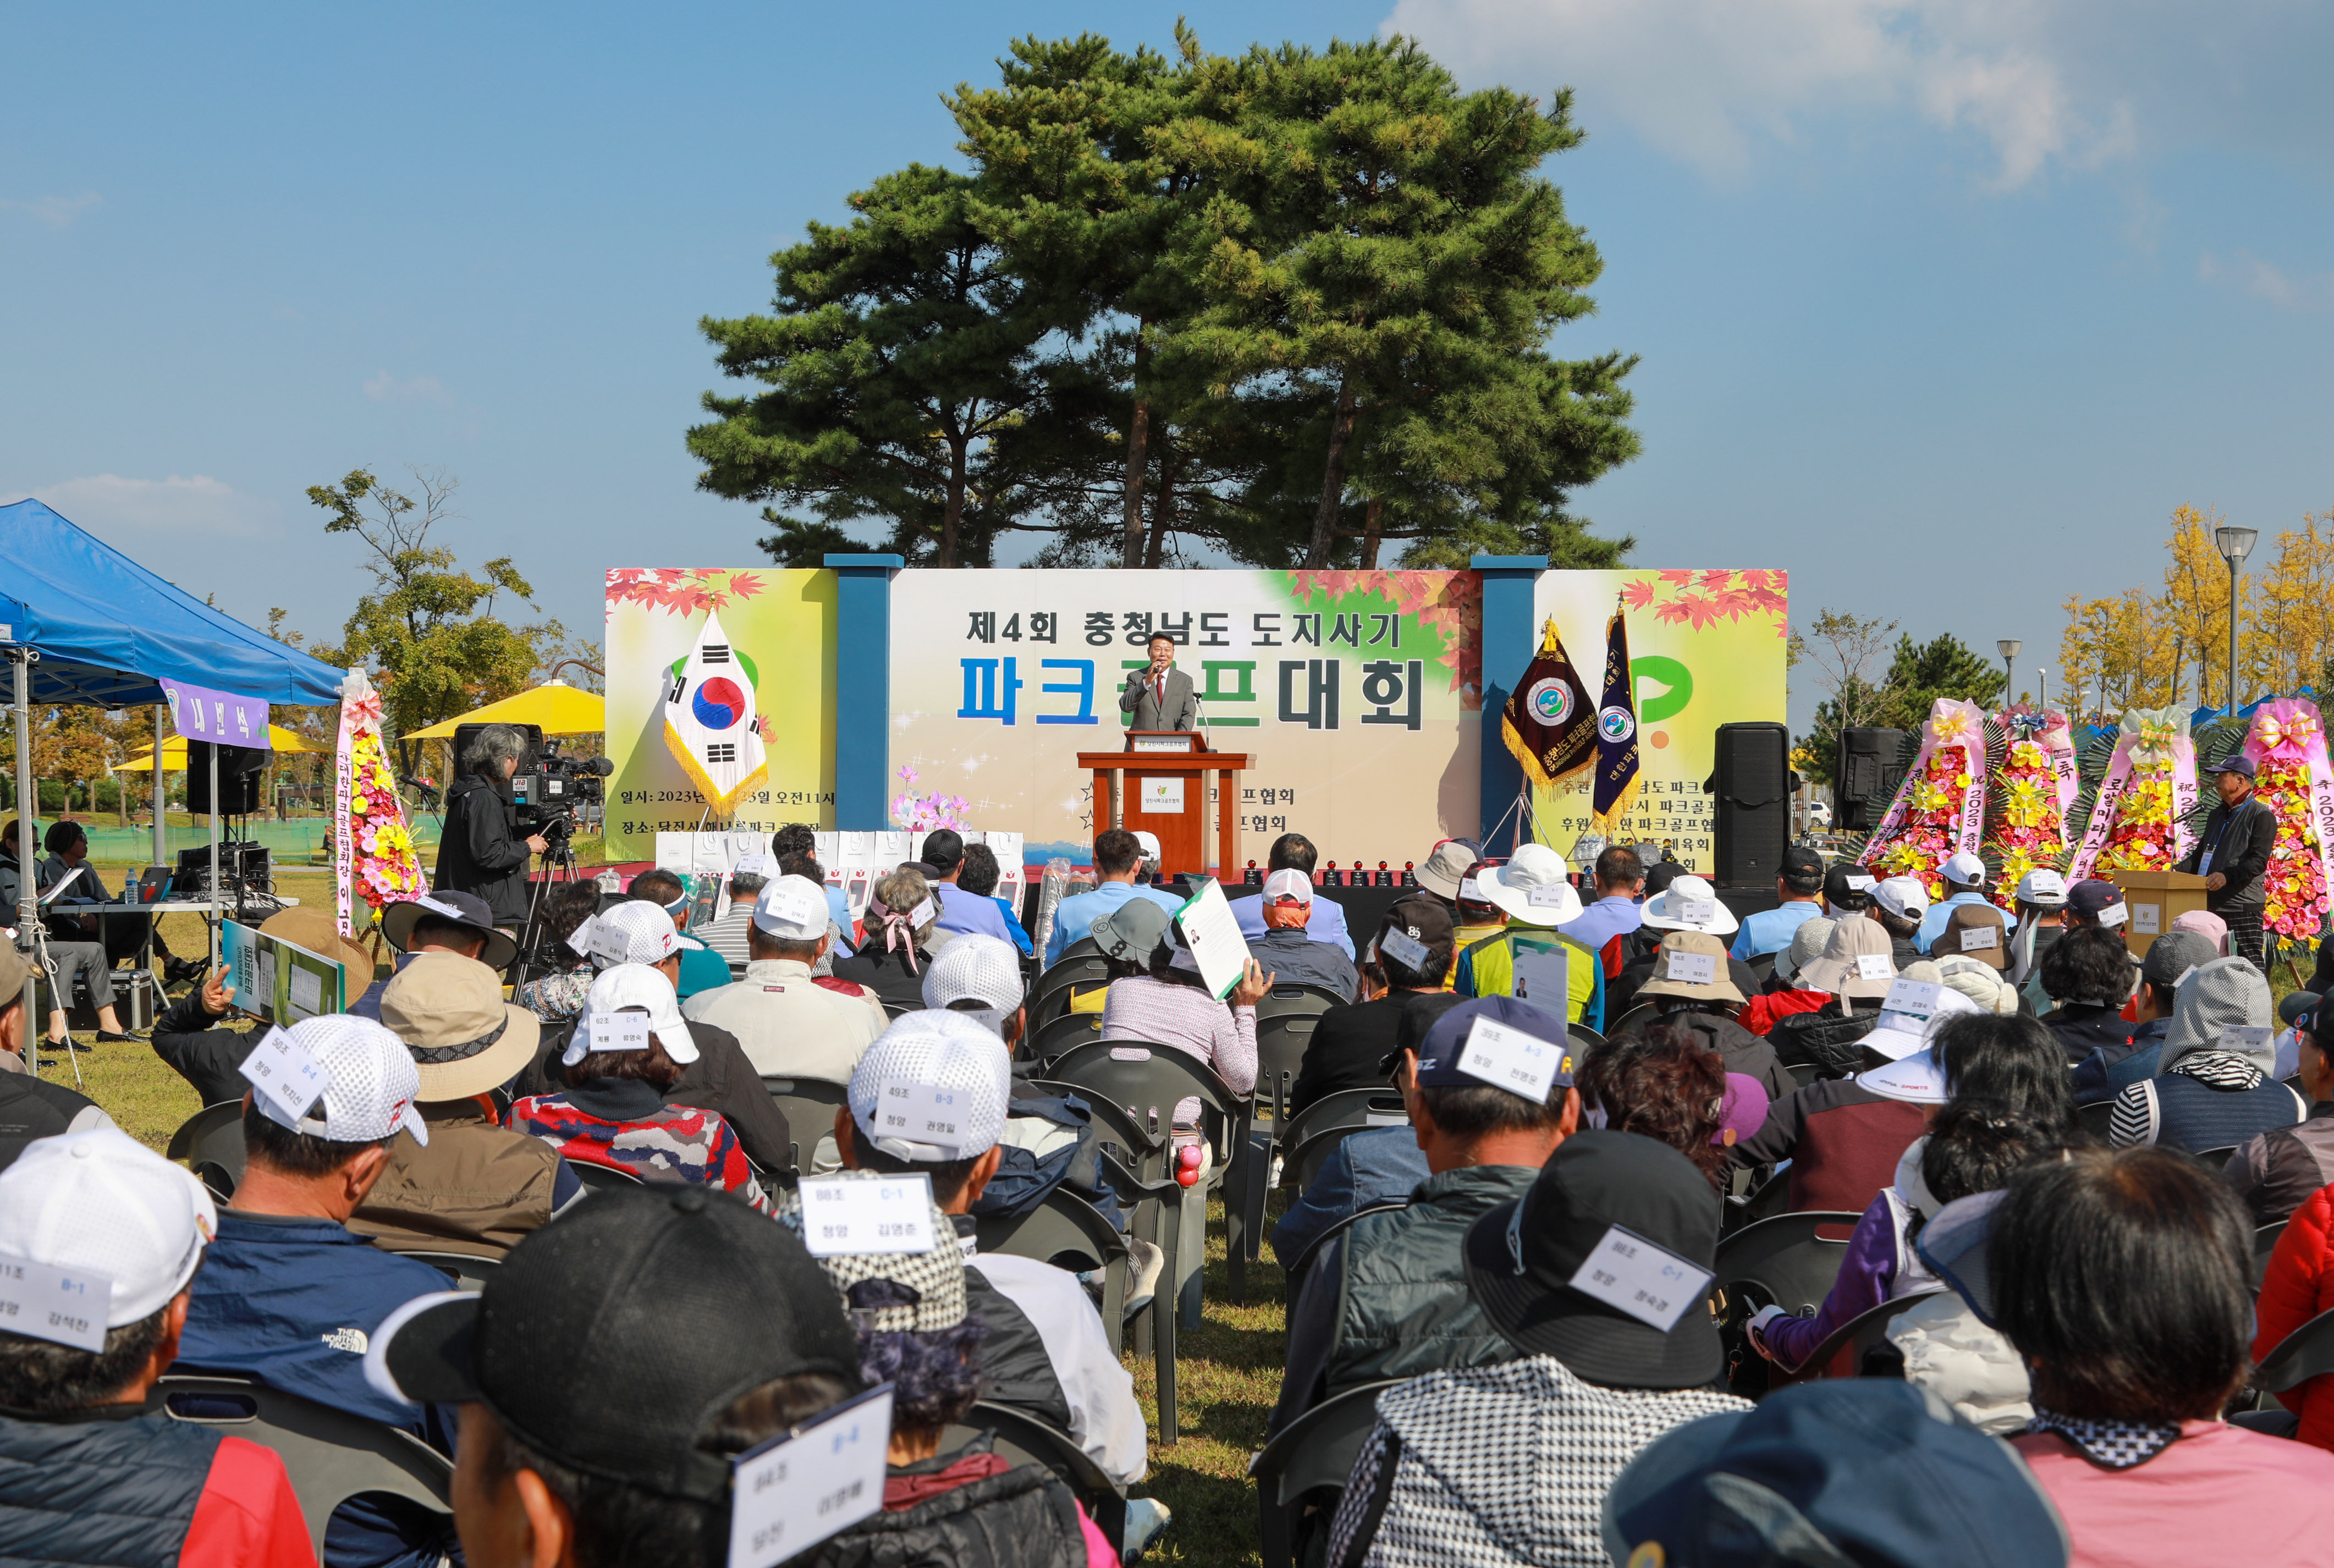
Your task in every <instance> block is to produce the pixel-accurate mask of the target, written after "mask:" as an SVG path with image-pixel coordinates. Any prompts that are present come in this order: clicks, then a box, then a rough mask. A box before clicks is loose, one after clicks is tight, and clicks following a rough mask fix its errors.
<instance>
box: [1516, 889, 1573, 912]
mask: <svg viewBox="0 0 2334 1568" xmlns="http://www.w3.org/2000/svg"><path fill="white" fill-rule="evenodd" d="M1568 891H1570V890H1569V889H1567V888H1566V887H1565V886H1563V885H1562V884H1558V885H1557V886H1553V887H1532V888H1527V889H1526V890H1525V893H1524V898H1525V902H1526V903H1527V904H1529V905H1530V906H1531V907H1532V908H1534V909H1561V908H1562V907H1563V906H1564V895H1565V894H1566V893H1567V892H1568Z"/></svg>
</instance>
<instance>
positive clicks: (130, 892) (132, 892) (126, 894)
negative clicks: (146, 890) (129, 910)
mask: <svg viewBox="0 0 2334 1568" xmlns="http://www.w3.org/2000/svg"><path fill="white" fill-rule="evenodd" d="M121 902H122V903H124V904H135V903H137V902H138V873H137V872H136V871H135V870H132V871H131V872H130V877H129V880H128V881H126V882H124V883H123V884H122V885H121Z"/></svg>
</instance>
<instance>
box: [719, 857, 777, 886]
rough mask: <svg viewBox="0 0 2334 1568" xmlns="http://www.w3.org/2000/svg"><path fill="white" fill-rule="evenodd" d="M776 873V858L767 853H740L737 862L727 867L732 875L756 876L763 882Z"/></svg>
mask: <svg viewBox="0 0 2334 1568" xmlns="http://www.w3.org/2000/svg"><path fill="white" fill-rule="evenodd" d="M777 874H778V862H777V859H776V857H775V856H769V855H740V856H739V857H738V864H737V865H735V866H731V867H730V868H729V875H730V876H758V877H760V878H762V880H763V881H765V882H767V881H768V880H769V879H770V878H771V877H773V876H776V875H777Z"/></svg>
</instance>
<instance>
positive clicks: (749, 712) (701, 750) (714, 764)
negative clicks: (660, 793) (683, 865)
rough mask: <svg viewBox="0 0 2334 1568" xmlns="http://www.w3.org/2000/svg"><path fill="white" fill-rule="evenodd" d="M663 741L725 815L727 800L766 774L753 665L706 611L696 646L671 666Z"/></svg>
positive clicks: (718, 620)
mask: <svg viewBox="0 0 2334 1568" xmlns="http://www.w3.org/2000/svg"><path fill="white" fill-rule="evenodd" d="M664 743H665V745H666V746H667V747H668V748H669V749H670V750H671V752H672V754H673V756H674V758H675V759H676V760H679V761H680V765H681V767H682V769H685V770H686V771H687V772H688V774H689V777H690V779H691V780H692V781H693V782H694V783H695V784H696V785H697V788H698V790H699V793H700V794H702V795H703V796H704V797H705V803H706V804H707V805H708V806H709V807H711V808H713V810H714V811H715V812H716V813H718V814H719V815H721V816H723V817H727V816H728V814H729V805H730V802H732V801H734V800H736V799H738V797H739V796H740V795H743V794H745V793H746V792H747V790H748V789H753V788H754V787H755V786H756V785H757V784H759V783H761V782H762V781H763V780H764V779H767V777H768V776H769V763H768V760H767V757H766V755H765V754H764V752H763V750H762V719H761V714H760V711H759V710H758V709H757V707H756V706H755V702H754V667H753V665H752V663H751V662H750V661H748V660H747V657H746V656H745V654H743V653H739V652H738V650H737V648H736V647H734V646H733V645H731V644H730V641H729V634H728V633H726V632H724V631H723V630H722V629H721V617H720V616H719V615H715V614H711V613H709V614H708V615H706V617H705V624H704V625H702V626H700V627H699V628H698V632H697V646H695V647H693V648H691V649H690V651H689V657H687V658H686V659H683V660H681V661H680V663H676V664H675V665H673V667H672V679H671V680H670V682H667V684H666V686H665V693H664Z"/></svg>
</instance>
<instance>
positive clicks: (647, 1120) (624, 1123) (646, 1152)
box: [510, 1078, 770, 1214]
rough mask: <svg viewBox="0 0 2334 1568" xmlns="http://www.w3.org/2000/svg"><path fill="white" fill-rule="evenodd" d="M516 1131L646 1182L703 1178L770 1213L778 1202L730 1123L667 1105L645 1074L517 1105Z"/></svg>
mask: <svg viewBox="0 0 2334 1568" xmlns="http://www.w3.org/2000/svg"><path fill="white" fill-rule="evenodd" d="M510 1129H511V1130H512V1131H513V1132H518V1133H525V1134H526V1135H527V1136H528V1137H539V1138H541V1139H542V1140H543V1141H544V1142H545V1143H547V1144H549V1145H550V1146H551V1147H554V1148H555V1149H557V1150H558V1151H559V1152H560V1154H561V1155H563V1156H564V1157H566V1159H567V1162H568V1163H569V1164H570V1165H594V1166H608V1167H610V1168H611V1169H614V1170H621V1171H627V1172H629V1173H631V1174H632V1175H633V1176H638V1177H640V1179H641V1180H642V1181H644V1182H699V1183H704V1184H708V1185H710V1186H718V1187H720V1188H721V1189H722V1190H723V1191H725V1192H733V1193H736V1194H737V1195H738V1196H739V1197H741V1198H744V1199H745V1200H746V1201H747V1203H749V1204H752V1205H754V1206H755V1207H757V1208H758V1209H760V1210H762V1211H763V1212H764V1213H766V1214H767V1213H768V1212H769V1208H770V1201H769V1198H768V1196H767V1195H766V1194H765V1193H764V1192H763V1191H762V1184H761V1183H760V1182H759V1181H758V1180H757V1179H756V1177H755V1176H754V1167H753V1166H752V1165H750V1164H748V1163H747V1159H746V1151H745V1150H744V1149H743V1148H742V1147H739V1146H738V1135H737V1134H736V1133H735V1132H733V1131H731V1130H730V1128H729V1124H728V1122H726V1121H724V1120H723V1119H722V1118H720V1117H719V1116H718V1115H716V1114H715V1113H714V1112H712V1111H709V1110H699V1108H696V1107H695V1106H688V1105H667V1104H665V1103H664V1101H663V1100H662V1099H661V1098H660V1097H659V1096H658V1094H657V1091H656V1090H655V1089H651V1087H650V1086H649V1085H647V1084H645V1083H642V1082H641V1080H640V1079H616V1078H600V1079H591V1080H590V1081H588V1082H586V1083H584V1084H582V1085H580V1086H578V1087H575V1088H572V1089H568V1090H566V1091H565V1092H564V1093H561V1094H541V1095H533V1096H530V1097H529V1098H527V1099H522V1100H520V1101H518V1102H517V1103H516V1105H514V1106H512V1107H511V1113H510Z"/></svg>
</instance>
